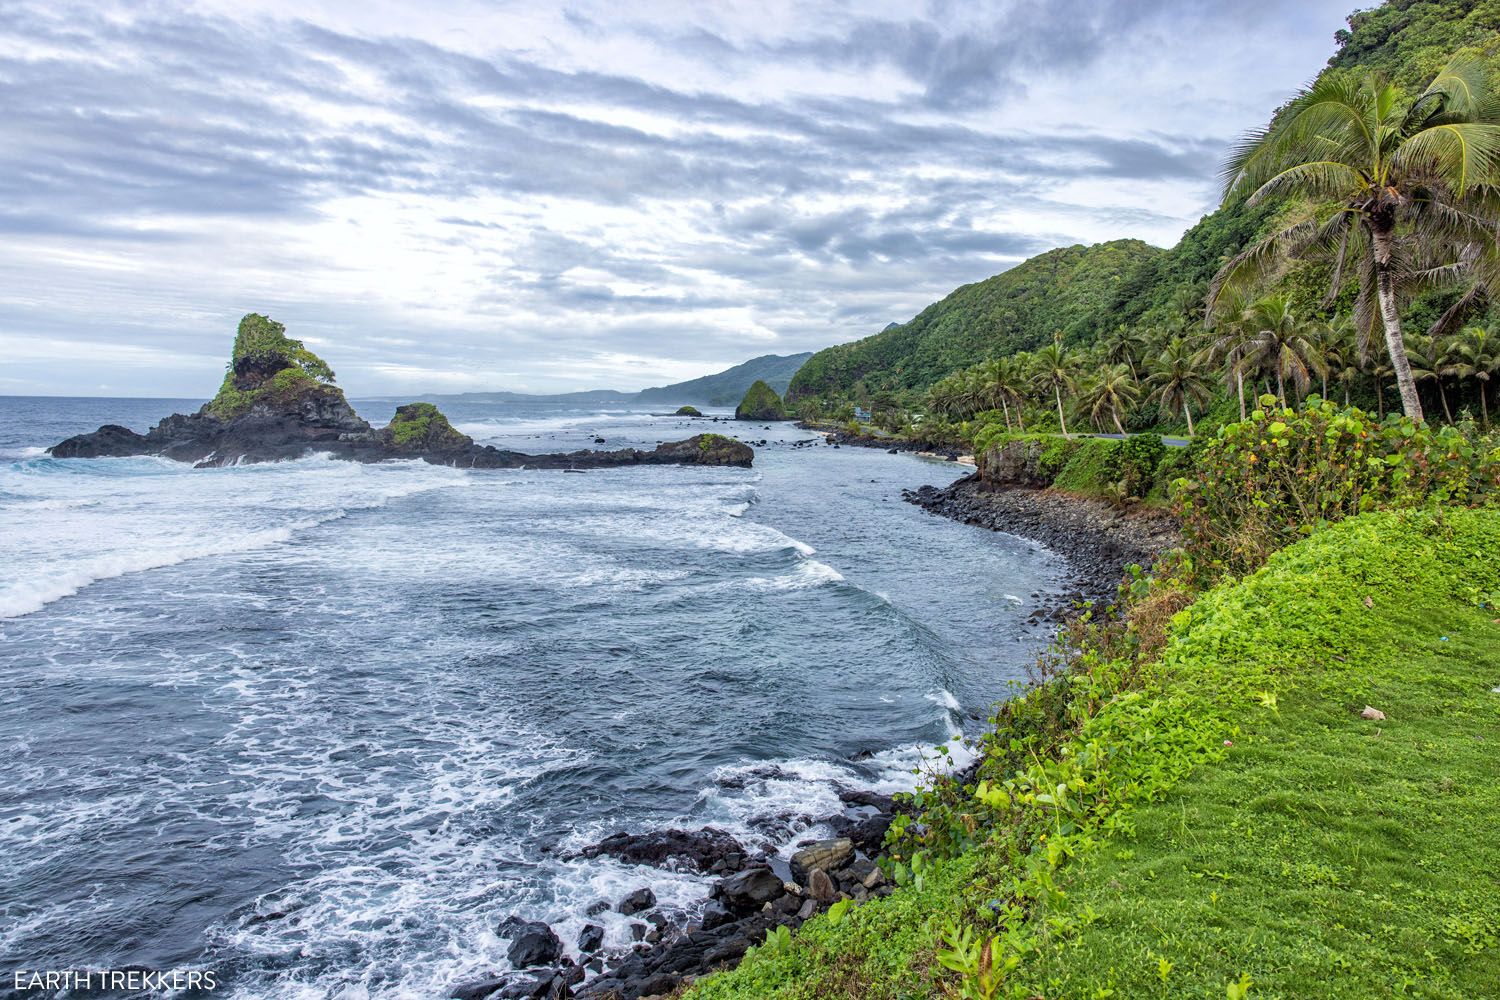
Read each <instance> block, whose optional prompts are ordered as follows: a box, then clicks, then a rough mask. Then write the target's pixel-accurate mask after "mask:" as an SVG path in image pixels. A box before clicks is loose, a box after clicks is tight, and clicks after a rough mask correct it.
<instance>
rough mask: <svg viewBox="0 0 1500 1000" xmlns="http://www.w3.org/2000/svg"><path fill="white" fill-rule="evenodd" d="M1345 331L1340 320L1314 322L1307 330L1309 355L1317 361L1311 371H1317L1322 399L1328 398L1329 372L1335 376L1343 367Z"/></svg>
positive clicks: (1346, 339)
mask: <svg viewBox="0 0 1500 1000" xmlns="http://www.w3.org/2000/svg"><path fill="white" fill-rule="evenodd" d="M1345 332H1346V331H1345V324H1343V323H1341V322H1332V323H1314V324H1313V325H1312V328H1311V329H1310V330H1308V331H1307V344H1308V346H1309V347H1310V348H1312V355H1311V357H1312V358H1313V359H1315V360H1316V362H1317V364H1316V365H1314V366H1313V371H1315V372H1317V373H1318V378H1319V379H1320V380H1321V386H1320V388H1319V390H1318V394H1319V395H1320V396H1322V397H1323V398H1324V399H1327V398H1328V376H1329V374H1330V373H1332V374H1333V375H1334V376H1335V377H1336V376H1337V375H1338V373H1339V371H1340V370H1341V369H1342V368H1343V367H1344V354H1345V345H1346V344H1347V341H1348V338H1347V337H1346V336H1345Z"/></svg>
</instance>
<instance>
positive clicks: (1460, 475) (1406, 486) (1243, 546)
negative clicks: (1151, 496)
mask: <svg viewBox="0 0 1500 1000" xmlns="http://www.w3.org/2000/svg"><path fill="white" fill-rule="evenodd" d="M1275 402H1276V401H1275V397H1272V396H1263V397H1261V406H1262V408H1261V409H1258V410H1256V411H1255V412H1254V413H1253V414H1251V415H1250V419H1249V420H1246V421H1244V422H1242V423H1235V424H1230V425H1229V426H1227V427H1224V428H1222V429H1221V430H1220V431H1219V435H1218V437H1217V438H1216V439H1214V440H1213V441H1210V442H1208V443H1207V444H1206V445H1205V446H1204V447H1203V448H1202V453H1201V455H1199V457H1198V459H1197V463H1196V466H1195V468H1194V470H1193V473H1192V475H1191V477H1188V478H1182V479H1179V480H1177V482H1176V483H1174V485H1173V503H1174V506H1175V508H1176V512H1177V514H1178V516H1179V517H1180V519H1181V520H1182V524H1183V531H1184V537H1185V539H1186V542H1187V548H1188V551H1189V554H1190V555H1191V556H1192V558H1193V560H1194V561H1195V564H1196V566H1197V570H1198V572H1200V573H1203V574H1206V578H1207V579H1214V578H1217V577H1218V576H1220V575H1222V574H1224V573H1240V572H1244V571H1246V570H1250V569H1254V568H1255V567H1257V566H1260V565H1261V564H1262V563H1264V562H1265V560H1266V557H1267V556H1268V555H1270V553H1272V552H1274V551H1276V550H1277V549H1279V548H1282V547H1283V546H1285V545H1287V544H1289V543H1291V542H1294V541H1296V540H1297V539H1299V538H1302V537H1304V536H1305V535H1307V534H1309V533H1311V532H1312V531H1313V530H1315V529H1316V528H1317V527H1319V526H1320V525H1323V524H1328V523H1330V522H1334V521H1339V520H1342V519H1344V518H1346V517H1351V516H1353V515H1355V514H1358V513H1360V512H1362V511H1368V510H1378V509H1386V508H1394V507H1412V506H1420V505H1423V504H1426V503H1429V502H1436V503H1451V504H1459V505H1468V504H1471V503H1477V502H1481V501H1483V500H1484V499H1485V498H1487V497H1492V496H1494V495H1496V494H1497V493H1500V442H1497V440H1496V439H1495V438H1494V437H1493V436H1492V437H1490V438H1483V437H1481V436H1480V435H1479V434H1478V433H1477V431H1475V430H1474V428H1473V427H1472V425H1470V426H1468V427H1455V426H1444V427H1442V428H1440V429H1436V430H1434V429H1433V428H1432V427H1431V426H1430V425H1428V424H1425V423H1424V424H1416V423H1413V422H1412V421H1410V420H1408V419H1406V418H1405V417H1401V416H1396V415H1392V416H1388V417H1387V418H1386V419H1385V420H1384V421H1383V422H1377V421H1376V420H1375V419H1374V418H1373V417H1372V416H1371V415H1369V414H1367V413H1365V412H1364V411H1362V410H1359V409H1357V408H1351V409H1347V410H1346V409H1342V408H1340V407H1338V406H1336V405H1335V404H1333V403H1331V402H1328V401H1326V400H1322V399H1318V398H1317V397H1309V399H1308V401H1307V402H1306V404H1305V405H1304V406H1303V407H1302V409H1300V410H1297V409H1291V408H1286V409H1278V408H1275Z"/></svg>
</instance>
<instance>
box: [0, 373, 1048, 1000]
mask: <svg viewBox="0 0 1500 1000" xmlns="http://www.w3.org/2000/svg"><path fill="white" fill-rule="evenodd" d="M197 405H198V403H197V402H195V401H188V400H142V399H58V398H40V397H8V398H5V397H0V526H3V530H0V885H3V886H4V887H5V889H4V892H3V893H0V972H3V973H4V974H5V976H6V977H7V979H8V978H9V976H10V970H15V969H81V968H94V969H121V968H126V967H131V966H139V967H148V968H154V969H171V968H195V969H211V970H214V971H215V973H216V976H217V979H218V981H219V982H220V983H221V984H222V985H221V986H220V988H219V989H218V990H217V991H216V992H215V994H214V995H215V996H230V997H237V998H268V1000H269V998H276V1000H286V998H303V997H305V998H314V997H316V998H323V997H340V998H363V997H381V998H385V997H391V998H396V997H400V998H405V997H413V998H428V997H432V998H436V997H441V996H444V995H445V994H446V991H447V990H448V988H450V987H451V986H453V985H454V984H455V983H457V982H460V981H463V980H466V979H474V978H476V977H480V976H483V975H485V974H487V973H490V972H493V971H496V970H504V969H505V968H506V967H507V966H506V962H505V950H506V942H505V940H504V939H502V938H500V937H498V936H497V934H496V933H495V927H496V924H498V923H499V921H500V920H501V919H503V918H504V917H505V916H507V915H508V914H511V913H516V914H519V915H521V916H523V917H525V918H527V919H540V920H545V921H547V922H549V923H550V924H552V925H553V927H554V928H555V929H556V930H557V932H558V933H559V935H560V936H561V937H562V939H563V941H564V942H565V944H566V945H567V946H568V947H569V949H570V952H571V953H572V954H574V955H575V956H576V950H573V945H574V941H575V940H576V937H577V933H578V930H579V929H580V928H581V927H582V925H583V924H584V922H585V920H584V909H585V907H587V906H588V904H590V903H592V902H594V901H595V900H606V901H609V902H614V901H616V900H618V899H619V898H621V897H622V896H623V895H625V894H626V893H627V892H628V891H630V890H631V889H634V888H637V887H639V886H643V885H650V886H652V887H653V889H654V890H655V892H656V894H657V896H658V897H659V899H660V900H661V901H662V903H663V904H664V905H665V906H666V907H667V908H668V909H670V910H674V911H678V912H681V913H683V914H691V913H692V912H693V910H694V908H695V907H696V906H699V905H701V903H702V901H703V897H704V896H705V894H706V892H707V887H708V885H709V883H710V880H709V879H708V878H705V877H699V876H696V875H686V874H669V873H665V872H661V871H658V870H655V869H649V868H638V867H633V866H630V865H625V864H621V863H617V862H614V861H610V860H607V859H601V860H590V861H585V860H580V859H577V858H576V857H574V856H573V852H576V851H577V850H578V849H579V848H582V847H584V846H586V845H588V844H591V843H594V842H597V841H598V840H600V839H602V838H603V837H604V836H605V835H607V834H609V833H612V832H614V831H617V830H629V831H642V830H648V829H653V828H666V827H684V828H693V829H696V828H698V827H700V826H703V825H711V826H716V827H720V828H723V829H725V830H728V831H729V832H731V833H733V834H735V835H736V836H737V837H739V838H741V839H742V840H744V841H745V842H747V843H750V844H752V845H763V846H766V847H767V848H768V849H770V850H773V851H777V852H780V853H781V854H782V856H786V855H788V854H789V853H790V850H791V848H792V846H793V845H794V844H795V843H796V842H797V841H799V840H803V839H806V838H808V837H812V836H816V835H817V834H818V832H819V831H818V829H817V827H816V824H815V822H814V821H815V820H816V819H817V818H818V817H820V816H824V815H827V814H829V813H833V812H837V811H838V808H839V803H838V796H837V789H838V787H839V786H840V785H844V786H854V787H865V788H874V789H879V790H883V791H887V792H889V791H895V790H900V789H903V788H909V787H910V786H911V784H912V782H913V781H914V777H913V774H912V769H913V768H914V767H916V766H917V764H918V763H919V762H920V760H921V756H922V753H923V748H926V749H927V751H929V752H930V751H931V749H932V747H934V746H935V745H936V744H938V743H941V742H943V741H945V740H948V739H949V738H950V737H952V736H953V735H955V734H957V733H961V732H964V731H966V730H968V731H973V730H975V729H976V728H977V727H978V725H979V722H978V721H977V720H980V719H982V718H983V717H984V716H985V715H986V714H987V713H988V711H989V709H990V707H991V705H992V704H993V703H994V702H995V701H996V700H998V699H1001V698H1003V697H1005V696H1006V694H1007V693H1008V691H1009V684H1010V683H1011V682H1015V681H1020V680H1021V679H1023V678H1024V676H1025V671H1026V667H1027V665H1028V664H1029V663H1031V662H1032V661H1033V660H1034V659H1035V657H1036V655H1037V653H1038V652H1039V650H1040V649H1041V648H1042V646H1043V645H1044V644H1045V642H1046V641H1047V633H1046V632H1045V631H1044V630H1042V629H1040V628H1038V627H1036V626H1033V625H1028V624H1027V623H1026V618H1027V616H1028V615H1029V614H1030V613H1031V612H1032V611H1033V610H1034V609H1035V608H1036V606H1037V604H1038V603H1039V599H1038V598H1036V597H1034V596H1033V595H1034V594H1036V593H1044V594H1045V593H1047V592H1050V591H1054V590H1056V589H1058V588H1059V587H1060V586H1061V585H1062V583H1063V577H1064V573H1065V570H1066V567H1065V565H1064V564H1063V562H1062V561H1061V560H1060V559H1059V558H1057V557H1056V556H1054V555H1053V554H1051V553H1050V552H1048V551H1047V550H1045V549H1042V548H1041V547H1039V546H1037V545H1034V544H1032V543H1030V542H1026V541H1023V540H1021V539H1018V538H1013V537H1011V536H1007V535H1002V534H996V533H992V532H986V531H981V530H978V529H975V528H972V527H968V526H965V525H961V524H957V523H954V522H951V521H947V520H943V519H940V518H936V517H933V516H931V515H928V514H926V513H924V512H923V511H921V510H919V509H917V508H915V507H913V506H911V505H909V504H906V503H903V502H902V501H901V498H900V492H901V490H902V489H903V488H913V487H917V486H920V485H923V484H926V483H932V484H936V485H944V484H946V483H948V482H950V481H951V480H953V479H954V478H956V477H957V476H958V475H960V474H961V473H962V472H963V471H965V470H963V469H961V468H959V467H957V466H955V465H954V464H953V463H946V462H940V461H933V460H924V459H920V458H917V457H914V456H910V455H890V454H886V453H884V452H881V451H876V450H869V449H859V448H839V449H835V448H832V447H828V446H825V445H822V444H818V445H816V446H813V447H801V448H793V447H791V442H793V441H796V440H800V439H806V438H811V437H815V436H816V435H813V434H811V433H810V432H807V431H802V430H799V429H797V428H796V427H794V426H792V425H791V424H772V425H758V424H736V423H718V424H714V423H712V422H707V421H702V420H696V421H695V420H690V419H686V418H678V417H674V416H666V415H660V414H654V413H650V412H647V411H645V410H625V409H620V410H596V409H573V408H568V407H564V406H549V405H522V404H478V403H475V404H445V405H444V409H445V411H446V412H447V413H448V414H449V416H450V417H451V418H452V420H453V422H454V424H455V425H456V426H457V427H458V428H459V429H460V430H462V431H464V432H466V433H468V434H470V435H472V436H474V437H475V438H476V440H479V441H481V442H485V443H493V444H496V445H497V446H500V447H504V448H514V449H517V450H522V451H560V450H571V449H573V448H581V447H599V448H618V447H625V446H630V445H635V446H647V447H649V446H652V445H654V444H655V443H657V442H659V441H664V440H676V439H680V438H683V437H687V436H689V435H691V434H693V433H697V432H698V431H701V430H705V429H711V430H715V431H718V432H721V433H732V434H734V435H735V436H737V437H740V438H741V439H743V440H747V441H750V442H752V443H755V442H759V441H761V440H765V441H766V444H765V446H757V448H756V458H755V467H754V468H753V469H749V470H745V469H728V468H724V469H718V468H641V469H622V470H610V471H597V472H590V473H587V474H584V475H576V474H569V473H564V472H544V471H467V470H458V469H451V468H442V467H437V466H432V465H427V464H425V463H422V462H393V463H384V464H380V465H358V464H355V463H348V462H337V461H332V460H328V459H324V458H318V457H309V458H306V459H302V460H299V461H294V462H283V463H275V464H268V465H256V466H245V467H238V468H225V469H211V470H194V469H191V468H189V467H187V466H184V465H180V464H177V463H172V462H168V461H164V460H156V459H145V458H143V459H100V460H67V461H63V460H54V459H50V458H48V457H46V456H45V455H44V454H43V449H44V448H45V446H46V445H49V444H52V443H55V442H57V441H59V440H61V439H62V438H64V437H66V436H68V435H71V434H75V433H78V432H81V431H86V430H92V429H94V428H95V427H97V426H99V425H100V424H102V423H121V424H125V425H126V426H129V427H132V428H134V429H136V430H145V429H146V428H147V427H149V426H150V425H151V424H152V423H154V422H155V421H156V420H157V419H159V418H160V417H162V416H165V415H166V414H168V413H171V412H175V411H184V410H188V409H191V408H195V407H196V406H197ZM355 405H356V407H357V408H358V409H359V410H360V412H361V414H362V415H364V416H366V417H367V418H368V419H370V420H372V422H375V423H377V424H378V423H381V422H383V421H384V420H387V419H389V416H390V413H391V411H392V410H393V409H394V403H392V402H388V401H387V402H382V401H355ZM596 437H602V438H604V440H605V443H604V444H595V443H594V441H595V438H596ZM591 920H593V921H594V922H602V923H603V924H604V926H605V929H606V941H607V943H608V944H609V945H611V946H614V947H618V948H624V947H628V944H629V942H630V936H629V930H628V927H627V926H626V919H625V918H624V917H621V916H619V915H618V914H613V913H606V914H603V915H601V916H599V917H595V918H591ZM8 985H9V984H8V983H4V984H0V995H3V994H4V989H5V988H6V987H7V986H8ZM27 995H28V996H37V995H40V994H38V993H36V992H32V993H29V994H27Z"/></svg>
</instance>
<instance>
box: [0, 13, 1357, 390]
mask: <svg viewBox="0 0 1500 1000" xmlns="http://www.w3.org/2000/svg"><path fill="white" fill-rule="evenodd" d="M1345 2H1346V0H1338V2H1332V0H1319V2H1317V3H1307V4H1300V3H1293V2H1291V0H1284V2H1280V3H1272V4H1270V5H1259V6H1257V7H1256V8H1254V9H1253V10H1252V9H1251V8H1250V7H1247V6H1245V5H1241V4H1239V3H1237V2H1232V0H1223V2H1218V3H1213V2H1209V3H1198V2H1190V0H1183V2H1180V3H1171V4H1165V5H1140V4H1136V3H1134V2H1133V0H1117V2H1114V3H1092V2H1084V0H1058V2H1056V3H1043V2H1042V0H1027V2H1001V3H988V4H979V3H976V4H967V5H957V4H951V3H942V2H934V3H932V4H931V5H930V6H929V7H928V9H927V13H926V14H925V16H922V17H920V18H913V17H912V15H911V7H910V5H908V4H904V3H894V2H892V3H879V4H858V5H852V4H848V3H841V2H837V0H835V2H830V3H826V4H823V5H820V6H809V5H805V4H798V3H792V2H790V0H770V2H757V3H729V4H713V5H701V4H698V5H691V4H685V3H683V4H660V5H632V6H631V8H630V9H629V10H628V11H627V10H626V9H625V8H622V7H621V6H620V5H618V4H612V3H604V2H602V0H599V2H595V0H586V2H580V3H570V4H567V5H556V6H546V5H541V4H535V3H529V2H527V3H522V2H505V3H492V2H484V3H480V2H467V0H464V2H459V3H454V4H444V5H442V8H441V11H440V12H436V11H435V9H434V8H433V7H432V6H431V5H427V4H415V3H399V2H394V0H362V2H360V3H352V2H336V0H299V2H297V3H295V4H294V3H289V2H246V0H235V2H233V3H230V2H228V0H212V2H210V3H206V4H205V3H200V4H195V5H191V6H189V5H181V6H174V5H171V4H159V5H153V6H150V7H146V8H141V7H139V6H137V5H133V4H124V3H117V4H113V5H98V4H81V3H80V4H74V5H69V4H42V3H33V4H30V5H27V4H24V3H23V4H11V5H9V6H8V8H7V17H6V19H5V20H4V21H3V22H0V95H3V98H4V100H5V102H6V106H7V107H8V108H12V109H15V111H14V113H8V114H7V115H6V116H5V117H4V118H3V119H0V231H3V232H4V233H5V238H4V240H0V270H3V272H4V273H5V274H6V275H7V280H6V281H5V282H3V283H0V338H3V339H0V344H11V345H14V346H15V350H16V351H17V352H18V353H14V354H12V355H11V358H12V362H13V365H12V367H11V369H10V370H9V371H8V372H6V374H5V376H4V377H3V384H4V385H5V386H6V387H7V389H8V391H34V392H45V393H70V392H88V391H98V387H101V386H104V387H108V390H109V391H112V392H129V393H134V394H158V393H159V394H174V395H178V394H180V395H206V394H208V393H210V392H212V390H213V387H214V386H215V385H216V384H217V381H218V378H219V374H220V372H221V371H222V365H223V361H222V358H223V356H224V354H225V352H226V351H227V347H228V338H229V336H230V333H231V331H232V329H233V326H234V322H235V320H236V319H237V318H238V316H239V315H240V314H242V313H244V312H247V311H250V310H252V309H253V310H256V311H261V312H268V313H270V314H271V315H273V316H275V317H276V318H278V319H280V320H282V321H283V322H285V323H287V324H288V326H289V327H290V328H291V330H292V332H293V333H294V334H296V335H300V336H303V337H305V338H307V339H308V340H309V341H310V342H313V343H316V344H317V345H318V347H319V349H320V350H321V351H322V352H324V353H325V354H326V356H327V357H328V359H329V361H330V362H331V363H332V364H333V366H334V368H335V369H336V370H337V371H338V372H339V374H340V379H341V382H343V384H344V385H345V386H346V388H348V389H349V390H350V391H351V393H353V394H355V395H363V394H385V393H391V392H396V391H419V390H422V389H424V388H425V389H431V390H441V389H451V388H454V387H463V388H495V389H528V390H531V391H566V390H573V389H581V388H591V387H600V386H610V387H617V388H635V387H642V386H645V385H650V384H661V383H664V382H668V381H673V380H676V379H680V378H687V377H692V376H696V375H700V374H704V373H707V372H709V371H713V370H716V369H718V368H722V367H726V366H728V365H730V364H734V363H737V362H739V361H741V360H744V359H745V358H747V357H749V356H752V355H755V354H760V353H765V352H766V351H777V352H793V351H801V350H808V349H815V348H818V347H823V346H826V345H828V344H832V343H836V342H841V341H845V340H850V339H853V338H855V337H859V336H863V335H866V334H869V333H871V332H874V331H875V330H877V329H879V328H880V327H881V326H884V325H885V323H886V322H889V321H891V320H903V319H906V318H908V317H910V316H911V315H913V314H915V313H916V312H917V311H918V310H919V309H921V308H922V307H923V306H925V305H926V304H927V303H928V302H930V301H932V300H933V299H935V298H937V297H940V296H941V295H943V294H945V293H946V292H947V291H948V290H950V289H951V288H952V287H953V286H954V285H956V284H959V283H962V282H967V281H973V280H977V279H979V278H982V277H985V276H986V275H988V274H990V273H993V272H994V271H996V270H999V269H1002V268H1003V267H1005V266H1009V265H1010V264H1013V263H1014V262H1016V261H1017V260H1020V259H1021V258H1023V257H1025V256H1027V255H1029V254H1031V253H1035V252H1039V251H1041V250H1044V249H1046V248H1048V247H1049V246H1051V245H1055V244H1057V243H1072V242H1080V241H1089V242H1092V241H1096V240H1101V239H1109V238H1115V237H1120V236H1135V237H1140V238H1144V239H1147V240H1150V241H1153V242H1157V243H1170V242H1172V241H1174V240H1175V239H1176V237H1177V236H1178V235H1179V234H1180V233H1181V231H1182V230H1183V229H1184V228H1185V227H1186V226H1187V225H1189V224H1191V223H1192V222H1193V221H1195V220H1196V218H1197V217H1198V215H1199V214H1200V213H1201V212H1202V211H1203V210H1204V208H1205V207H1206V206H1207V204H1208V203H1209V202H1211V200H1212V198H1213V186H1212V178H1213V175H1214V173H1215V169H1216V163H1215V162H1214V159H1215V155H1216V152H1215V151H1216V150H1217V149H1219V148H1221V146H1222V144H1223V142H1224V141H1225V140H1227V139H1228V138H1229V137H1230V136H1232V135H1233V134H1235V133H1236V132H1238V131H1240V130H1242V129H1244V128H1246V127H1249V126H1252V125H1254V124H1257V123H1259V122H1261V121H1263V120H1264V118H1265V117H1266V115H1267V113H1268V112H1269V110H1270V108H1271V107H1273V106H1274V105H1275V104H1276V103H1277V102H1279V101H1280V100H1281V99H1283V98H1284V97H1285V96H1286V95H1287V94H1288V93H1289V92H1290V91H1291V90H1292V89H1294V88H1295V87H1296V86H1297V85H1298V84H1299V83H1300V82H1302V81H1304V80H1305V79H1307V78H1309V77H1310V76H1311V75H1312V74H1313V73H1314V72H1315V71H1316V70H1317V68H1318V67H1319V66H1320V65H1321V63H1322V61H1323V59H1324V58H1326V56H1327V55H1328V54H1329V53H1330V52H1331V49H1332V41H1331V36H1332V32H1333V30H1334V29H1335V28H1337V27H1338V26H1339V25H1340V23H1341V20H1342V16H1343V14H1344V13H1345V9H1344V3H1345Z"/></svg>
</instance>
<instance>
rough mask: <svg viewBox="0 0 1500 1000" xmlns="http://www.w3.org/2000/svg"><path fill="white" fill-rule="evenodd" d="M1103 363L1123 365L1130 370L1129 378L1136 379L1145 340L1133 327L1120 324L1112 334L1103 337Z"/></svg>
mask: <svg viewBox="0 0 1500 1000" xmlns="http://www.w3.org/2000/svg"><path fill="white" fill-rule="evenodd" d="M1100 346H1101V347H1102V349H1103V356H1104V363H1105V364H1107V365H1125V366H1126V367H1127V368H1129V369H1130V377H1131V378H1136V377H1138V372H1137V370H1136V366H1137V363H1138V362H1139V360H1140V357H1141V354H1142V350H1143V348H1144V347H1145V338H1144V337H1142V336H1141V332H1140V331H1139V330H1137V329H1135V328H1134V327H1130V326H1126V325H1125V324H1124V323H1121V324H1120V325H1119V326H1117V327H1115V329H1114V332H1113V333H1109V334H1106V335H1105V338H1104V342H1103V344H1101V345H1100Z"/></svg>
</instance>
